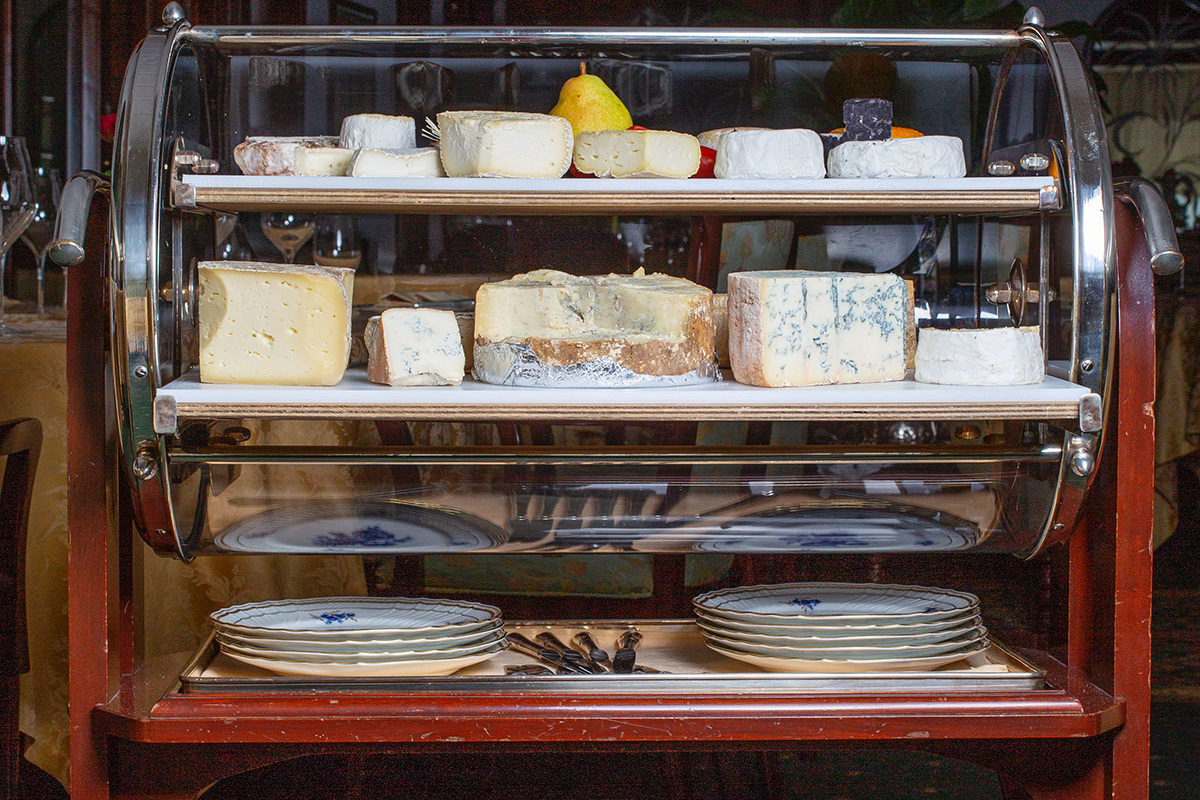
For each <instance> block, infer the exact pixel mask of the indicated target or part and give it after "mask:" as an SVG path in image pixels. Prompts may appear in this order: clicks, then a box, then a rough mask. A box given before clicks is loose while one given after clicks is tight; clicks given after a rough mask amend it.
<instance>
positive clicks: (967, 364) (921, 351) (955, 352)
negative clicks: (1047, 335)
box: [915, 327, 1045, 386]
mask: <svg viewBox="0 0 1200 800" xmlns="http://www.w3.org/2000/svg"><path fill="white" fill-rule="evenodd" d="M915 377H916V379H917V380H918V381H920V382H922V383H945V384H954V385H958V386H1015V385H1019V384H1026V383H1041V381H1042V378H1044V377H1045V360H1044V358H1043V356H1042V342H1041V338H1040V334H1039V333H1038V329H1037V328H1036V327H1025V328H989V329H985V330H971V329H965V328H960V329H955V330H938V329H937V328H922V329H921V330H920V331H918V333H917V368H916V374H915Z"/></svg>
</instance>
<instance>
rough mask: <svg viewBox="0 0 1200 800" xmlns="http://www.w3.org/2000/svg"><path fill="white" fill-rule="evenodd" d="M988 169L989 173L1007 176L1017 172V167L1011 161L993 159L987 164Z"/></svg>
mask: <svg viewBox="0 0 1200 800" xmlns="http://www.w3.org/2000/svg"><path fill="white" fill-rule="evenodd" d="M987 171H988V175H995V176H997V177H999V178H1005V177H1007V176H1009V175H1012V174H1013V173H1014V172H1016V171H1017V168H1016V166H1015V165H1014V164H1013V163H1012V162H1011V161H992V162H990V163H989V164H988V165H987Z"/></svg>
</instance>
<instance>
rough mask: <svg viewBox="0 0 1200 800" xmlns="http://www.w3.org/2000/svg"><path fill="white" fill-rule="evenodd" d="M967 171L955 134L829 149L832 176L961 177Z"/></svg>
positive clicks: (853, 144)
mask: <svg viewBox="0 0 1200 800" xmlns="http://www.w3.org/2000/svg"><path fill="white" fill-rule="evenodd" d="M966 174H967V163H966V159H965V158H964V156H963V145H962V139H959V138H958V137H957V136H919V137H916V138H912V139H885V140H883V141H877V142H843V143H842V144H840V145H838V146H837V147H835V148H833V150H832V151H830V153H829V177H831V178H961V177H963V176H965V175H966Z"/></svg>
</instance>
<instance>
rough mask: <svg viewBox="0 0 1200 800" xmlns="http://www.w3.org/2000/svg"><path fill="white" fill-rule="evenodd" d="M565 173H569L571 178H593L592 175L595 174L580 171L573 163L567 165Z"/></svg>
mask: <svg viewBox="0 0 1200 800" xmlns="http://www.w3.org/2000/svg"><path fill="white" fill-rule="evenodd" d="M567 174H568V175H570V176H571V177H572V178H594V177H596V176H595V175H593V174H592V173H590V172H582V171H580V170H579V169H578V168H577V167H576V166H575V165H574V164H572V165H571V166H569V167H567Z"/></svg>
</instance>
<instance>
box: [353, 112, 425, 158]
mask: <svg viewBox="0 0 1200 800" xmlns="http://www.w3.org/2000/svg"><path fill="white" fill-rule="evenodd" d="M341 142H342V147H345V148H347V149H349V150H359V149H362V148H364V147H370V148H373V149H376V150H412V149H413V148H415V147H416V146H417V126H416V123H415V122H414V121H413V118H412V117H400V116H396V117H393V116H389V115H387V114H351V115H350V116H348V117H346V118H345V119H343V120H342V135H341Z"/></svg>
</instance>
